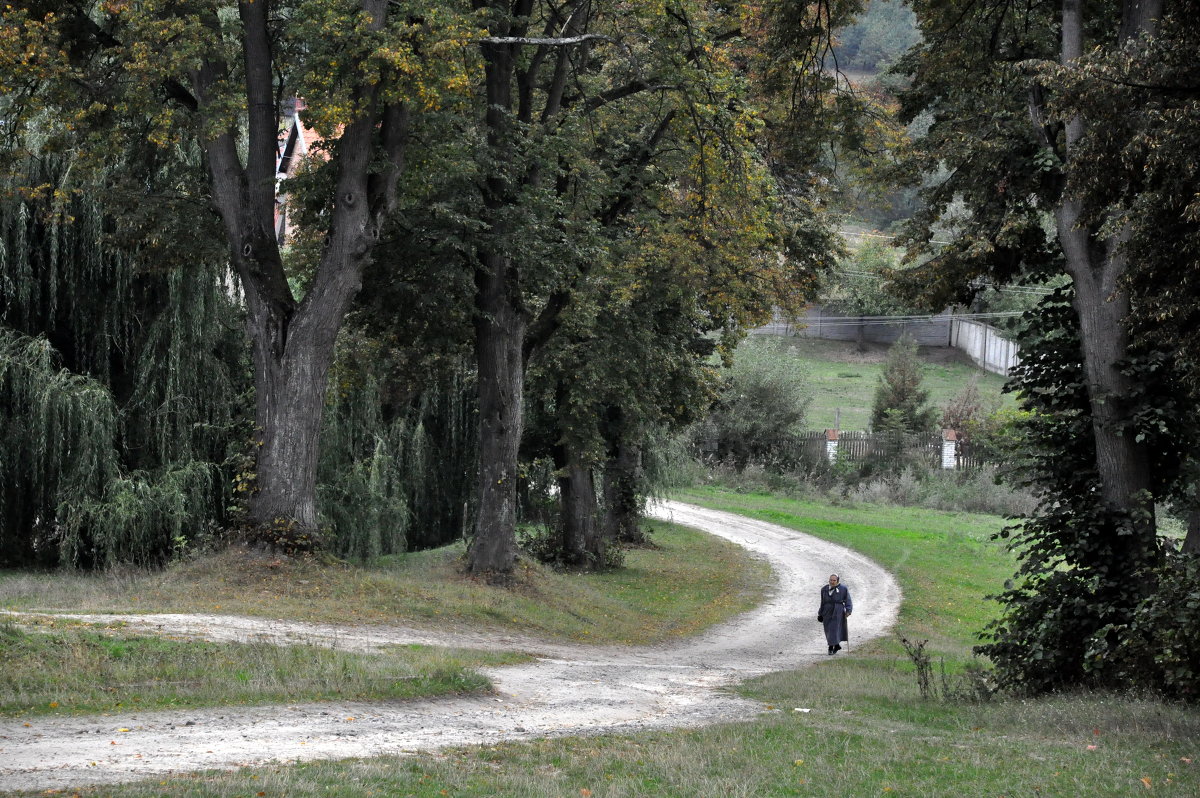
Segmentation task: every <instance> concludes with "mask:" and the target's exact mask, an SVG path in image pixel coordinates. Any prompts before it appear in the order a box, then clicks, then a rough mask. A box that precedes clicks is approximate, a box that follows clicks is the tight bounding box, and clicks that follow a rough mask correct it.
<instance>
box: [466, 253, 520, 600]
mask: <svg viewBox="0 0 1200 798" xmlns="http://www.w3.org/2000/svg"><path fill="white" fill-rule="evenodd" d="M508 269H509V267H508V263H507V261H506V260H505V259H504V258H502V257H497V256H490V257H488V258H487V260H486V262H485V264H484V267H482V268H480V269H479V270H478V271H477V273H476V299H475V301H476V314H475V359H476V364H477V366H478V369H479V378H478V379H479V482H478V486H479V508H478V511H477V513H478V514H477V515H476V518H475V529H474V536H473V537H472V538H471V544H470V546H469V547H468V549H467V570H469V571H470V572H472V573H476V574H484V575H487V576H489V578H495V579H498V580H501V581H503V580H504V579H506V578H507V575H508V574H509V573H511V572H512V569H513V566H514V565H515V564H516V558H517V542H516V525H517V452H518V449H519V448H520V445H521V430H522V427H523V424H524V390H525V366H524V363H523V362H522V352H521V349H522V344H523V343H524V340H525V327H526V320H525V317H524V315H523V314H522V313H521V312H520V311H519V310H518V309H517V308H515V307H514V305H513V302H512V301H511V298H510V297H509V287H508V276H509V275H508Z"/></svg>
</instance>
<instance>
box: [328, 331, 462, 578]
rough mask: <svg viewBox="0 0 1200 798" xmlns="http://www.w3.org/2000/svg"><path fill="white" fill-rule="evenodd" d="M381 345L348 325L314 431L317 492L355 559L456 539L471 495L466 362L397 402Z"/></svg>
mask: <svg viewBox="0 0 1200 798" xmlns="http://www.w3.org/2000/svg"><path fill="white" fill-rule="evenodd" d="M390 365H391V364H390V363H389V360H388V357H387V354H386V352H384V351H383V349H382V348H381V347H380V346H379V345H378V344H377V343H375V342H373V341H371V340H370V339H369V338H367V337H366V336H365V335H363V334H362V333H361V332H359V331H356V330H353V329H347V330H346V331H344V332H343V335H342V337H341V339H340V342H339V351H338V359H337V363H336V364H335V366H334V370H333V379H332V380H331V381H330V384H331V388H330V399H329V403H328V407H327V408H326V414H325V421H324V427H323V429H322V433H321V462H320V471H319V481H320V484H319V486H318V499H319V504H320V508H321V513H322V516H323V518H324V525H325V526H326V528H327V530H328V534H329V537H330V540H331V542H332V547H333V549H334V551H335V552H336V553H337V554H339V555H341V556H343V557H350V558H354V559H361V560H367V559H371V558H373V557H378V556H380V555H386V554H394V553H398V552H403V551H408V550H415V549H425V548H432V547H434V546H440V545H444V544H446V543H449V542H451V541H454V540H458V539H460V538H461V537H462V536H463V530H464V529H465V528H466V524H467V522H468V517H469V514H470V507H471V502H472V499H473V487H474V483H473V477H474V473H475V450H476V449H475V447H476V442H475V437H476V428H475V413H474V404H473V399H472V397H473V389H472V387H471V385H470V379H469V377H468V376H467V372H466V370H465V369H464V368H459V369H454V370H452V371H451V373H449V374H446V375H443V379H441V380H439V381H436V382H435V383H434V384H428V385H425V386H423V388H422V390H420V391H417V392H407V393H406V394H405V396H403V397H402V401H400V402H396V401H395V394H396V393H397V388H396V386H394V385H393V384H391V380H390V377H389V367H390Z"/></svg>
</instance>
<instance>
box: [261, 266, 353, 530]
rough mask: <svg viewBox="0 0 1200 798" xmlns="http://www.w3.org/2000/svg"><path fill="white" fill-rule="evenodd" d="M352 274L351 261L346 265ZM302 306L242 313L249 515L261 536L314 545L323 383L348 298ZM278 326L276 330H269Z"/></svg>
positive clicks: (323, 405)
mask: <svg viewBox="0 0 1200 798" xmlns="http://www.w3.org/2000/svg"><path fill="white" fill-rule="evenodd" d="M348 268H349V271H351V272H352V274H351V275H349V276H351V277H355V276H357V274H358V272H359V268H358V267H357V266H356V264H353V263H351V264H349V265H348ZM352 296H353V294H352V292H349V291H347V292H345V295H344V296H341V297H339V298H338V299H337V301H331V302H324V303H319V304H316V305H304V306H301V308H300V309H299V310H297V311H296V312H294V313H292V314H290V315H289V316H288V317H286V318H282V319H281V318H277V317H275V318H272V317H270V316H268V314H267V311H266V310H265V309H261V310H259V311H258V312H253V311H252V312H251V313H249V314H248V320H247V331H248V333H249V336H250V339H251V345H252V354H253V361H254V386H255V424H256V427H257V429H258V436H257V441H256V443H257V453H256V463H255V473H256V480H255V493H254V494H253V496H252V497H251V501H250V512H249V516H250V517H249V520H250V522H251V524H252V525H253V526H254V527H255V528H256V529H257V530H258V533H257V534H258V535H260V536H262V537H263V538H264V540H265V541H266V542H269V543H272V544H274V545H278V546H281V547H283V548H287V549H296V550H303V549H312V548H318V547H320V545H321V543H322V541H321V538H320V534H319V532H318V528H317V526H318V525H317V508H316V499H315V497H316V485H317V459H318V453H319V435H320V430H321V419H322V416H323V413H324V409H325V390H326V386H327V382H328V380H327V378H328V373H329V367H330V365H331V364H332V362H333V357H334V351H335V347H336V341H337V332H338V329H339V327H340V326H341V321H342V318H343V317H344V315H345V307H346V306H347V305H348V304H349V302H350V299H351V298H352ZM277 330H278V331H282V334H280V335H274V334H272V333H273V332H274V331H277Z"/></svg>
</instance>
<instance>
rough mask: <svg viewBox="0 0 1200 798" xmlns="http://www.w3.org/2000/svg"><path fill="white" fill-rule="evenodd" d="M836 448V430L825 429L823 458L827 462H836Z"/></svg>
mask: <svg viewBox="0 0 1200 798" xmlns="http://www.w3.org/2000/svg"><path fill="white" fill-rule="evenodd" d="M837 450H838V431H837V430H835V429H827V430H825V459H826V460H827V461H829V463H831V464H832V463H836V462H837Z"/></svg>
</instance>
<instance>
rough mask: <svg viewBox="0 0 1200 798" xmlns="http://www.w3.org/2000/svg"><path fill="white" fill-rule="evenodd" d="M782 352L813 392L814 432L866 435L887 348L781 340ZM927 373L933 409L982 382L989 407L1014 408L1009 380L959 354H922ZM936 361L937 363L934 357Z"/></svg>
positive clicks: (924, 384)
mask: <svg viewBox="0 0 1200 798" xmlns="http://www.w3.org/2000/svg"><path fill="white" fill-rule="evenodd" d="M780 342H781V344H782V346H783V351H785V352H788V353H790V354H791V355H792V356H794V357H796V358H797V359H799V361H800V363H801V366H802V368H803V369H804V371H805V373H806V374H807V375H808V379H809V383H810V384H811V386H812V403H811V404H810V405H809V408H808V413H807V425H808V427H809V428H810V429H830V428H833V427H834V426H835V425H840V426H839V428H840V429H844V430H865V429H866V428H867V424H868V423H869V421H870V418H871V403H872V401H873V399H874V396H875V386H876V385H877V384H878V383H879V375H880V374H881V373H882V371H883V363H884V360H885V359H886V357H887V347H886V346H883V345H880V344H872V345H870V347H869V349H868V351H867V352H865V353H860V352H858V351H857V348H856V346H855V344H854V343H852V342H847V341H826V340H822V339H819V338H799V337H796V338H786V339H780ZM922 354H923V355H924V356H925V360H926V364H925V372H924V378H923V380H922V387H923V388H924V389H925V390H927V391H929V402H930V404H931V405H933V406H935V407H942V406H944V405H946V403H947V402H949V401H950V400H951V399H952V398H954V397H955V396H956V395H958V393H959V392H960V391H961V390H962V389H963V388H964V387H965V386H967V385H968V384H969V383H970V382H971V381H972V380H978V386H979V392H980V395H981V396H982V397H983V398H984V400H985V402H996V403H1000V404H1001V405H1004V406H1010V405H1012V404H1014V402H1015V400H1014V399H1013V397H1012V396H1011V395H1009V394H1001V389H1002V388H1003V386H1004V382H1005V378H1004V377H1001V376H1000V375H998V374H992V373H990V372H987V371H984V370H983V369H980V368H979V367H977V366H976V365H974V364H973V363H972V362H971V361H970V360H969V359H968V358H967V357H966V356H965V355H962V354H961V353H958V352H957V351H955V350H949V351H947V350H932V351H930V350H924V349H923V350H922ZM934 355H936V357H935V356H934Z"/></svg>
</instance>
